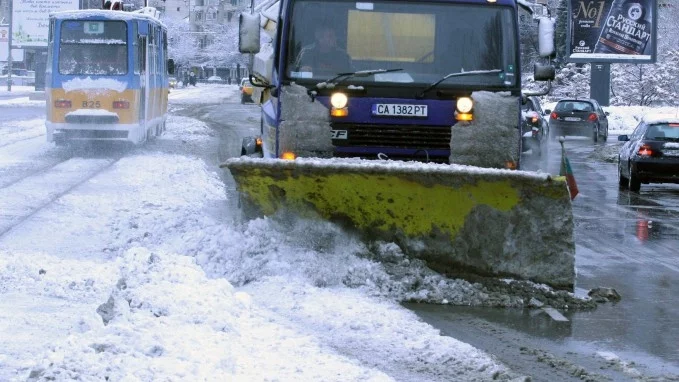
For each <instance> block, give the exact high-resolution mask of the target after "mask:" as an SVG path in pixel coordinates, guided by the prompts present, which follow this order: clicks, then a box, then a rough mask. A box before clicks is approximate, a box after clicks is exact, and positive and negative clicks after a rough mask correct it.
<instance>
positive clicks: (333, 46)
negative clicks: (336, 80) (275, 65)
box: [294, 24, 353, 73]
mask: <svg viewBox="0 0 679 382" xmlns="http://www.w3.org/2000/svg"><path fill="white" fill-rule="evenodd" d="M294 68H295V69H296V70H297V71H300V72H322V73H339V72H349V71H352V70H353V69H352V64H351V57H349V55H348V54H347V52H346V51H345V50H344V49H341V48H340V47H339V46H338V45H337V34H336V32H335V30H334V29H333V28H332V27H331V26H329V25H327V24H326V25H320V26H318V27H317V28H316V31H315V32H314V43H313V44H311V45H309V46H306V47H304V48H302V50H301V51H300V52H299V55H298V56H297V59H296V60H295V65H294Z"/></svg>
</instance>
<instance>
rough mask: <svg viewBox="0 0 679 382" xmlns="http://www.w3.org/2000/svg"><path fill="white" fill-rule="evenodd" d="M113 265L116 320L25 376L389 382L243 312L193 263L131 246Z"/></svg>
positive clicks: (260, 315) (60, 348) (225, 286)
mask: <svg viewBox="0 0 679 382" xmlns="http://www.w3.org/2000/svg"><path fill="white" fill-rule="evenodd" d="M118 265H119V267H120V268H119V277H120V280H119V281H118V283H117V286H116V287H115V288H114V291H113V292H112V297H114V299H117V300H119V301H123V302H124V303H123V304H120V305H119V307H120V306H122V308H119V311H118V314H117V315H116V316H115V318H114V319H113V320H112V321H111V322H110V323H109V324H108V325H106V326H102V327H99V328H94V329H92V330H90V331H87V332H86V333H84V334H83V335H77V336H71V337H69V338H68V339H67V340H66V342H65V343H63V344H60V345H57V346H54V347H53V348H52V349H51V351H49V352H48V353H47V354H46V355H45V357H44V358H43V359H42V360H41V361H40V366H38V367H36V368H34V369H33V372H32V374H33V375H34V376H40V378H41V379H50V378H56V379H63V378H67V379H69V378H76V376H77V378H80V379H93V378H96V379H101V380H103V379H107V380H125V379H127V378H132V379H141V380H159V379H162V380H205V381H222V380H243V381H246V380H267V379H276V378H280V379H281V380H292V379H302V380H323V381H347V380H356V381H357V380H361V381H387V380H391V378H389V377H388V376H386V375H385V374H384V373H382V372H380V371H379V370H374V369H372V368H370V367H365V366H362V365H360V364H359V363H358V362H356V361H355V360H352V359H350V358H347V357H346V356H343V355H341V354H336V353H334V352H332V351H330V350H329V349H321V345H320V344H318V343H317V342H316V341H315V340H314V338H313V337H311V336H308V335H306V334H304V333H299V332H296V331H295V330H292V329H289V328H287V327H286V326H284V325H280V324H277V323H275V322H274V321H275V316H276V315H275V314H272V313H271V312H268V311H265V310H259V309H257V308H255V307H253V306H251V304H250V303H249V296H247V295H245V294H244V293H242V292H240V293H239V292H235V291H234V289H233V287H232V286H231V285H230V284H229V283H228V282H227V281H226V280H224V279H208V278H207V277H206V276H205V274H204V273H203V271H202V270H201V269H200V267H198V266H197V265H196V264H195V261H194V260H193V259H192V258H189V257H185V256H178V255H172V254H166V253H152V252H150V251H148V250H147V249H144V248H133V249H130V250H129V251H127V252H126V254H125V255H124V256H123V257H122V258H121V259H119V261H118ZM102 302H103V301H102ZM125 302H127V304H126V303H125ZM262 345H264V346H262ZM196 351H200V356H196V354H195V352H196Z"/></svg>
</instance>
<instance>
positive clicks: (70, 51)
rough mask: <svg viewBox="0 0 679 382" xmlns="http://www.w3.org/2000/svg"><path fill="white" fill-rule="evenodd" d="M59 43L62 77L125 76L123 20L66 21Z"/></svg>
mask: <svg viewBox="0 0 679 382" xmlns="http://www.w3.org/2000/svg"><path fill="white" fill-rule="evenodd" d="M59 42H60V48H59V52H58V55H59V73H61V74H72V75H108V76H116V75H124V74H127V25H126V24H125V22H123V21H75V20H66V21H64V22H62V24H61V39H60V41H59Z"/></svg>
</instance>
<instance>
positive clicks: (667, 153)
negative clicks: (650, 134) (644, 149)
mask: <svg viewBox="0 0 679 382" xmlns="http://www.w3.org/2000/svg"><path fill="white" fill-rule="evenodd" d="M663 154H664V155H665V156H668V157H679V150H663Z"/></svg>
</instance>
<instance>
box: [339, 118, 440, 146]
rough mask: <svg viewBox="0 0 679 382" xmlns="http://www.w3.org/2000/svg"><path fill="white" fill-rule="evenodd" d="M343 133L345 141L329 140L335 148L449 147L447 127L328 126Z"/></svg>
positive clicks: (342, 124) (341, 124) (340, 124)
mask: <svg viewBox="0 0 679 382" xmlns="http://www.w3.org/2000/svg"><path fill="white" fill-rule="evenodd" d="M331 126H332V129H333V130H346V132H347V139H333V141H332V143H333V144H334V145H335V146H354V147H391V148H402V149H444V150H447V149H449V148H450V126H422V125H377V124H354V123H351V124H349V123H347V124H344V123H332V124H331Z"/></svg>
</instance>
